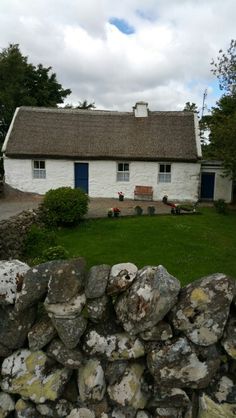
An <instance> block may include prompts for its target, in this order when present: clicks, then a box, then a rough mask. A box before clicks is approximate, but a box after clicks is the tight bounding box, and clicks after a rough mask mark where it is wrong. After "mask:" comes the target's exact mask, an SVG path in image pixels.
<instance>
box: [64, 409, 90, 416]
mask: <svg viewBox="0 0 236 418" xmlns="http://www.w3.org/2000/svg"><path fill="white" fill-rule="evenodd" d="M67 418H95V414H94V412H93V411H90V409H87V408H77V409H73V410H72V411H71V413H70V415H68V416H67Z"/></svg>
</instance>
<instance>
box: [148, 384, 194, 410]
mask: <svg viewBox="0 0 236 418" xmlns="http://www.w3.org/2000/svg"><path fill="white" fill-rule="evenodd" d="M189 404H190V399H189V397H188V395H187V394H186V392H184V390H182V389H179V388H173V389H166V390H164V389H160V388H157V389H156V390H155V389H154V395H153V396H152V397H151V399H150V400H149V401H148V408H150V409H155V408H168V406H169V405H171V406H172V407H174V408H186V407H187V406H188V405H189Z"/></svg>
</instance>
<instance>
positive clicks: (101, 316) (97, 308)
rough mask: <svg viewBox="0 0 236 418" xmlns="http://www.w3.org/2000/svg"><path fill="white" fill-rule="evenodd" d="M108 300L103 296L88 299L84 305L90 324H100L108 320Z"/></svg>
mask: <svg viewBox="0 0 236 418" xmlns="http://www.w3.org/2000/svg"><path fill="white" fill-rule="evenodd" d="M108 306H109V298H108V297H107V296H106V295H104V296H102V297H100V298H97V299H89V300H87V303H86V308H87V312H88V318H89V319H90V320H91V321H92V322H95V323H96V322H100V321H101V320H105V319H107V320H109V309H108Z"/></svg>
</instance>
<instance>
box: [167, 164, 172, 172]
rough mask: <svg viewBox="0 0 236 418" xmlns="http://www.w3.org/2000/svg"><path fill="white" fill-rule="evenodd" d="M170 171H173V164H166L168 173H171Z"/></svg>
mask: <svg viewBox="0 0 236 418" xmlns="http://www.w3.org/2000/svg"><path fill="white" fill-rule="evenodd" d="M170 172H171V165H170V164H166V173H170Z"/></svg>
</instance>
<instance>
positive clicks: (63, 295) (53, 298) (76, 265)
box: [47, 258, 85, 304]
mask: <svg viewBox="0 0 236 418" xmlns="http://www.w3.org/2000/svg"><path fill="white" fill-rule="evenodd" d="M84 282H85V260H84V259H83V258H77V259H72V260H70V261H67V260H65V261H60V263H59V265H58V266H57V268H55V269H53V272H52V274H51V276H50V280H49V282H48V294H47V303H48V304H53V303H66V302H69V301H70V300H71V299H72V298H73V297H74V296H76V295H77V294H78V293H82V290H83V289H84Z"/></svg>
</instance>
